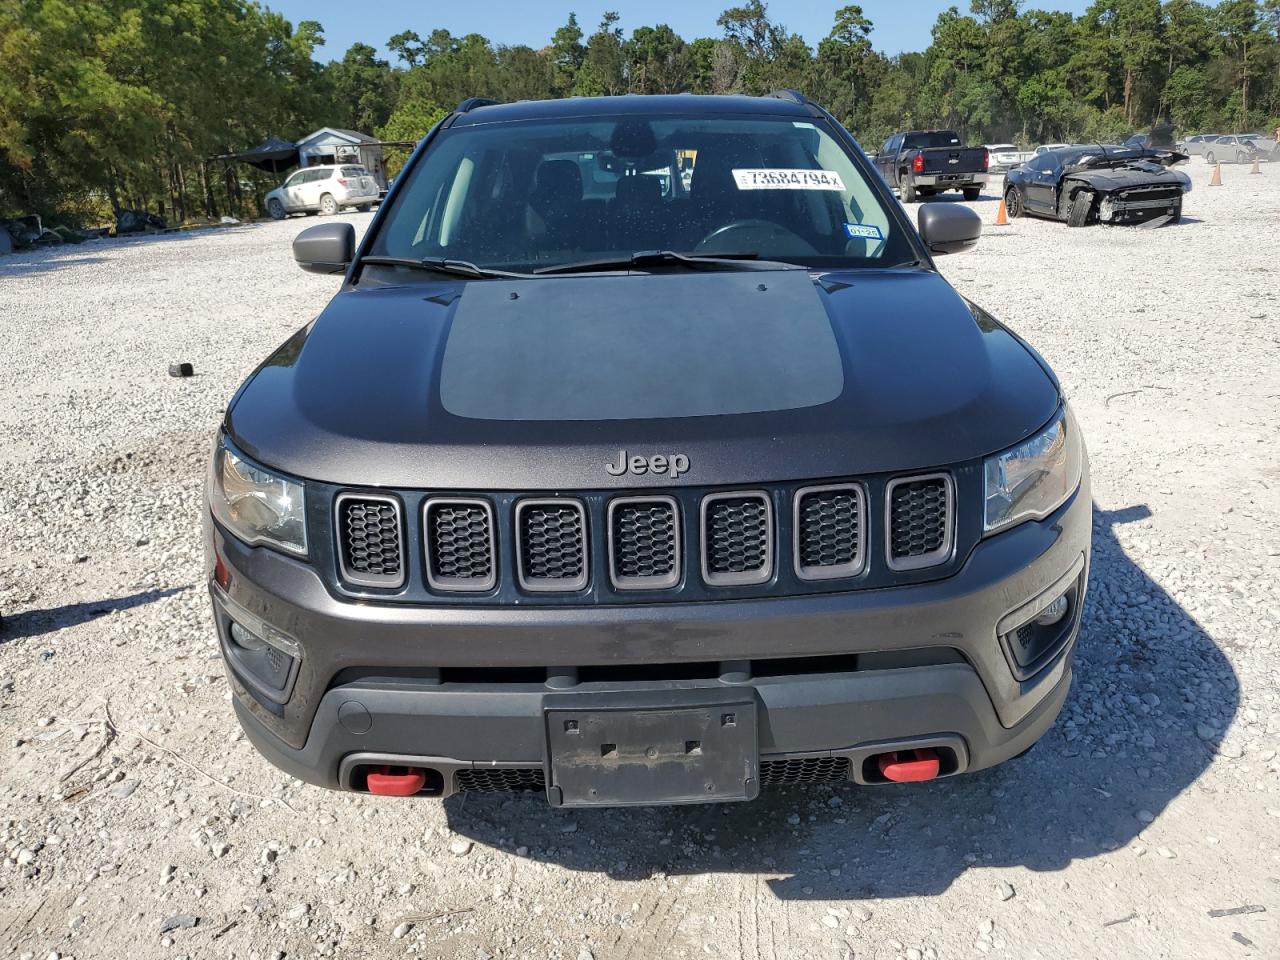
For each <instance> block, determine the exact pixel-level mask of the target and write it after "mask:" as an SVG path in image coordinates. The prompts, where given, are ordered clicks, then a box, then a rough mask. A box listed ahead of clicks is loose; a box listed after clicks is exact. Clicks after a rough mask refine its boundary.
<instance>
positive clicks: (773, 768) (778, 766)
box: [760, 757, 849, 787]
mask: <svg viewBox="0 0 1280 960" xmlns="http://www.w3.org/2000/svg"><path fill="white" fill-rule="evenodd" d="M848 779H849V758H848V757H797V758H795V759H790V760H762V761H761V762H760V786H762V787H780V786H785V785H787V784H792V783H836V782H839V781H844V780H848Z"/></svg>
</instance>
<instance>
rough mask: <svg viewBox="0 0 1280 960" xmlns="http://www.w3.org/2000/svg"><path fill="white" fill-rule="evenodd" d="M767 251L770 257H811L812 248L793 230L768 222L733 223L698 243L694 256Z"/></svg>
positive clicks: (740, 221)
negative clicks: (698, 254)
mask: <svg viewBox="0 0 1280 960" xmlns="http://www.w3.org/2000/svg"><path fill="white" fill-rule="evenodd" d="M747 250H762V251H767V252H768V254H770V255H772V256H815V255H816V254H817V252H818V251H817V250H816V249H814V247H813V245H812V244H811V243H809V242H808V241H807V240H805V239H804V238H803V237H801V236H800V235H799V234H797V233H795V232H794V231H791V230H788V229H787V228H786V227H784V226H782V225H781V224H777V223H772V222H770V221H768V220H735V221H733V222H732V223H726V224H725V225H724V226H722V227H716V229H714V230H712V231H711V232H710V233H708V234H707V235H706V236H705V237H703V238H702V239H701V240H699V241H698V245H697V246H696V247H694V248H693V252H694V253H712V254H714V253H741V252H743V251H747Z"/></svg>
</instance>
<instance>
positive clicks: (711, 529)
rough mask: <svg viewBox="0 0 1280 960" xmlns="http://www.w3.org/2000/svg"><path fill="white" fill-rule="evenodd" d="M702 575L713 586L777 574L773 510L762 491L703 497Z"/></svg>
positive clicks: (744, 581) (757, 581) (760, 581)
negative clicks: (774, 563) (774, 572)
mask: <svg viewBox="0 0 1280 960" xmlns="http://www.w3.org/2000/svg"><path fill="white" fill-rule="evenodd" d="M701 527H702V578H703V579H704V580H705V581H706V582H707V583H709V584H712V585H713V586H733V585H738V584H749V583H763V582H764V581H766V580H768V579H769V577H770V576H772V575H773V512H772V510H771V509H770V504H769V497H768V495H767V494H765V493H763V492H761V491H752V492H748V493H713V494H711V495H709V496H707V497H706V498H704V499H703V501H702V524H701Z"/></svg>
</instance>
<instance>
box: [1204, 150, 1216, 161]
mask: <svg viewBox="0 0 1280 960" xmlns="http://www.w3.org/2000/svg"><path fill="white" fill-rule="evenodd" d="M1204 158H1205V160H1207V161H1209V163H1210V164H1212V163H1213V162H1214V160H1213V151H1212V150H1210V151H1209V152H1208V153H1206V154H1205V155H1204Z"/></svg>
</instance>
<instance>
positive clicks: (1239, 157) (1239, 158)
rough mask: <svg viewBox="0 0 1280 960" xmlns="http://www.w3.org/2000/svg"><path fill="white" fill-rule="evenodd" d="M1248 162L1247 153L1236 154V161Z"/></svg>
mask: <svg viewBox="0 0 1280 960" xmlns="http://www.w3.org/2000/svg"><path fill="white" fill-rule="evenodd" d="M1248 162H1249V155H1248V154H1247V153H1237V154H1236V163H1248Z"/></svg>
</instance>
